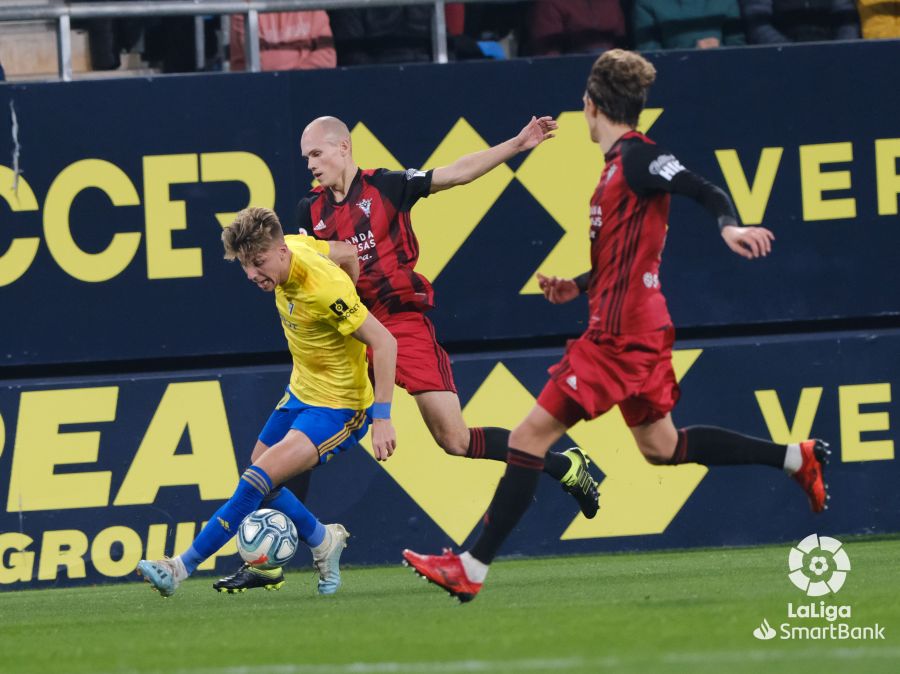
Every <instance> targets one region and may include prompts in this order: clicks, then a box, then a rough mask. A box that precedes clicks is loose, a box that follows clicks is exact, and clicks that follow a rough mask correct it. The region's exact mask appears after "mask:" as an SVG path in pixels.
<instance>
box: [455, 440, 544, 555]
mask: <svg viewBox="0 0 900 674" xmlns="http://www.w3.org/2000/svg"><path fill="white" fill-rule="evenodd" d="M543 467H544V460H543V459H541V458H540V457H537V456H534V455H533V454H527V453H525V452H520V451H519V450H517V449H509V454H508V459H507V463H506V473H504V475H503V478H502V479H501V480H500V484H498V485H497V491H496V492H494V498H493V500H492V501H491V505H490V506H489V507H488V511H487V513H486V514H485V516H484V529H483V530H482V532H481V535H480V536H479V537H478V540H477V541H475V545H473V546H472V549H471V550H469V552H470V553H471V554H472V556H473V557H474V558H475V559H477V560H478V561H480V562H482V563H484V564H490V563H491V562H492V561H494V557H495V556H496V555H497V551H498V550H500V546H501V545H503V542H504V541H505V540H506V538H507V536H509V534H510V533H511V532H512V530H513V529H514V528H515V526H516V524H518V523H519V519H521V517H522V515H523V514H524V513H525V511H526V510H528V506H530V505H531V501H532V499H534V492H535V490H536V489H537V482H538V477H539V476H540V474H541V469H543Z"/></svg>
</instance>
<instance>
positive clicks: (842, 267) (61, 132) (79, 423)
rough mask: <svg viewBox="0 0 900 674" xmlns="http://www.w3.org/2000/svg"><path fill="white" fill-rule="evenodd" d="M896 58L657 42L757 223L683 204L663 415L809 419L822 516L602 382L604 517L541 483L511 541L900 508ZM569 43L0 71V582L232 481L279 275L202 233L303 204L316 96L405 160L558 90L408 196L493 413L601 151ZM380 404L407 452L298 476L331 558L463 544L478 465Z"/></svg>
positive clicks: (446, 305)
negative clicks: (390, 56) (121, 74)
mask: <svg viewBox="0 0 900 674" xmlns="http://www.w3.org/2000/svg"><path fill="white" fill-rule="evenodd" d="M892 56H893V49H892V46H891V45H889V44H884V43H858V44H835V45H824V46H823V45H819V46H803V47H792V48H785V49H778V50H775V49H756V48H747V49H736V50H721V51H715V52H705V51H698V52H678V53H668V54H659V55H652V57H651V58H652V59H653V61H654V63H655V64H656V65H657V67H658V69H659V72H660V75H659V79H658V82H657V84H656V86H655V87H654V89H653V92H652V94H651V98H650V101H649V102H648V111H647V115H646V116H645V118H644V119H643V125H642V126H643V127H648V126H649V131H648V133H649V134H650V135H651V137H653V138H654V139H655V140H657V141H658V142H659V143H660V144H661V145H662V146H663V147H666V148H669V149H670V150H671V151H672V152H673V153H674V154H676V155H677V156H678V157H679V159H680V160H681V161H682V163H683V164H685V165H686V166H688V167H689V168H691V169H692V170H695V171H697V172H699V173H701V174H703V175H705V176H707V177H708V178H709V179H711V180H713V181H714V182H717V183H719V184H722V185H723V186H726V187H727V188H728V189H729V190H730V192H731V193H732V195H733V196H734V198H735V201H736V202H737V204H738V207H739V209H740V211H741V215H742V217H743V218H744V219H745V221H747V222H750V223H755V222H760V221H762V223H763V224H764V225H765V226H767V227H769V228H770V229H772V230H773V231H774V232H775V234H776V237H777V241H776V248H775V252H774V254H773V255H772V256H770V257H769V258H766V259H764V260H758V261H754V262H747V261H744V260H742V259H739V258H738V257H737V256H734V255H733V254H731V253H730V252H729V251H728V250H727V249H726V248H725V247H724V245H723V243H722V242H721V240H720V239H719V237H718V236H717V234H716V228H715V224H714V222H712V220H711V219H710V217H709V216H708V215H706V214H705V213H704V212H703V211H702V210H701V209H699V208H698V207H697V206H695V205H694V204H691V203H688V202H683V201H680V202H679V201H676V202H674V204H673V209H672V216H671V220H670V227H671V228H670V232H669V237H668V242H667V251H666V257H665V262H664V265H663V270H662V283H663V287H664V291H665V293H666V296H667V298H668V300H669V305H670V309H671V311H672V314H673V317H674V319H675V321H676V325H677V327H678V329H679V334H680V336H681V341H680V342H679V344H678V348H679V352H678V353H677V355H676V366H677V367H679V368H681V370H680V373H681V374H683V381H682V386H683V392H684V397H683V400H682V403H681V404H680V405H679V407H678V409H677V410H676V421H677V422H678V423H679V424H690V423H714V424H719V425H723V426H730V427H734V428H738V429H741V430H743V431H745V432H748V433H755V434H758V435H762V436H767V437H768V436H771V437H773V438H775V439H776V440H779V441H788V440H798V439H803V438H805V437H807V436H809V435H816V436H822V437H826V438H828V439H829V440H831V441H832V442H833V445H834V447H835V450H836V452H835V455H834V461H833V464H832V466H831V467H830V469H829V482H830V483H831V486H832V491H833V493H834V494H835V502H834V507H833V508H832V510H830V511H829V512H828V513H827V514H826V515H824V516H822V517H818V518H814V517H813V516H812V515H811V514H809V513H808V511H807V510H808V509H807V506H806V504H805V500H804V499H803V496H802V494H801V492H800V490H799V489H798V488H797V487H796V486H795V485H793V484H792V483H791V482H790V481H789V480H788V479H787V478H785V477H783V476H782V475H779V474H778V473H777V472H776V471H771V470H765V469H761V468H754V469H746V470H728V469H722V470H716V471H712V472H710V473H705V471H704V470H702V469H699V468H697V467H687V468H677V469H675V468H652V467H649V466H647V465H646V464H644V463H643V462H642V460H641V459H640V457H639V455H638V454H637V450H636V448H635V447H634V445H633V441H632V440H631V439H630V435H629V434H628V432H627V429H625V427H624V424H623V422H622V421H621V418H620V417H619V416H618V413H617V412H615V411H614V412H612V413H610V415H607V417H604V418H603V419H601V420H598V421H596V422H594V423H593V424H588V425H584V424H582V425H579V426H578V427H576V428H575V429H573V431H572V433H571V434H570V437H569V438H568V439H567V441H570V442H572V443H579V444H582V445H584V446H586V447H588V449H589V451H590V453H591V456H592V457H593V458H594V460H595V462H596V463H597V465H598V467H599V468H600V469H601V470H602V471H603V473H604V476H605V477H604V482H603V485H602V489H601V491H602V496H601V505H602V510H601V515H600V516H598V518H597V519H596V520H594V521H592V522H590V523H589V522H587V521H586V520H583V519H581V518H577V519H576V518H575V515H576V512H575V511H574V510H573V507H572V506H573V504H572V503H570V502H568V501H567V500H566V498H565V497H564V495H563V494H561V493H560V492H559V490H558V488H557V487H555V486H554V485H552V484H549V483H547V484H543V485H542V487H541V491H540V492H539V496H538V498H539V504H538V505H537V506H536V507H534V508H532V510H531V511H530V512H529V514H528V516H527V519H526V520H525V521H524V522H523V524H522V526H521V528H520V530H519V532H518V533H517V534H516V535H515V536H514V538H513V539H512V541H511V542H510V545H509V552H522V553H526V554H541V553H558V552H570V551H586V550H616V549H642V548H658V547H677V546H689V545H720V544H738V543H753V542H764V541H775V540H788V539H793V538H797V537H799V536H801V535H806V534H808V533H809V532H810V531H813V530H819V529H821V530H825V529H827V530H828V532H829V533H849V532H853V533H866V532H888V531H897V530H898V525H900V521H898V514H897V513H898V512H900V509H898V507H897V506H898V503H897V499H896V495H895V494H894V491H895V490H891V484H892V483H893V482H895V481H896V478H897V464H896V461H895V459H894V440H895V438H896V431H895V430H894V427H895V424H896V418H897V414H896V412H897V410H896V402H894V398H892V394H893V391H892V387H893V385H894V383H895V382H896V381H897V380H898V370H900V358H898V353H900V349H898V344H900V342H898V339H900V333H898V328H900V300H898V298H900V293H898V291H897V282H896V279H895V273H896V272H895V269H894V267H895V259H896V251H897V249H898V243H900V229H898V221H897V196H898V192H900V177H897V174H898V173H900V168H898V166H897V157H898V156H900V131H898V129H897V127H896V119H898V115H900V100H898V95H897V94H896V92H897V91H900V86H898V85H900V81H898V75H897V73H896V69H894V68H892V67H891V59H892ZM590 63H591V59H590V58H586V57H585V58H582V57H572V58H562V59H548V60H537V61H514V62H507V63H477V64H459V65H451V66H432V65H422V66H415V67H404V68H367V69H359V70H338V71H331V72H303V73H279V74H259V75H232V76H207V75H198V76H184V77H167V78H159V79H153V80H135V81H121V82H78V83H72V84H44V85H6V86H4V87H0V120H2V119H8V120H9V129H10V131H11V130H12V116H13V115H14V116H15V119H16V122H17V125H18V137H17V143H14V142H13V135H12V133H0V317H2V323H0V377H2V378H3V380H4V381H3V385H2V388H0V561H2V564H0V587H5V588H14V587H20V586H23V585H27V584H31V585H36V586H39V585H44V584H53V583H57V584H65V583H69V582H79V581H82V580H87V581H90V582H93V581H96V580H98V579H103V578H106V577H118V576H122V575H125V573H128V572H129V571H130V570H132V569H133V567H134V563H136V561H137V559H139V558H140V557H141V556H142V555H144V554H148V555H149V554H151V553H154V552H159V553H161V552H162V551H163V549H165V552H167V553H171V552H173V551H175V552H178V551H180V550H181V548H182V547H184V546H185V545H186V544H187V542H188V541H189V540H190V536H191V532H192V526H193V524H196V523H199V522H201V521H203V519H204V518H205V517H207V516H209V514H211V513H212V512H213V510H214V509H215V508H216V507H217V506H218V505H219V503H220V502H221V499H223V498H225V497H227V495H228V494H230V492H231V490H232V488H233V485H234V481H235V479H236V477H237V471H238V469H239V468H240V467H242V466H243V465H244V463H245V462H246V458H247V454H248V452H249V449H250V447H251V446H252V443H253V441H254V439H255V435H256V433H257V432H258V430H259V428H260V426H261V424H262V423H263V422H264V420H265V418H266V416H267V414H268V412H269V411H270V410H271V408H272V406H273V405H274V403H275V402H277V399H278V398H279V397H280V391H281V390H282V387H283V385H284V383H285V381H286V378H287V374H288V367H289V365H288V359H287V355H286V354H285V353H284V349H283V337H282V335H281V331H280V328H279V326H278V323H277V320H276V319H275V315H274V310H273V307H272V303H271V298H270V297H266V296H263V295H261V294H260V293H259V291H258V290H256V289H255V288H254V287H253V286H252V285H251V284H248V283H247V282H246V281H245V280H244V279H243V277H242V274H241V273H240V270H239V269H237V268H236V267H235V266H234V265H229V264H227V263H225V262H224V261H223V260H222V259H221V244H220V243H219V239H218V234H219V231H220V227H221V223H222V222H225V223H227V222H228V221H229V218H230V215H229V214H231V213H233V212H235V211H237V210H239V209H240V208H243V207H244V206H246V205H248V204H249V203H253V204H254V205H267V206H274V207H275V208H276V209H277V210H278V212H279V213H280V214H281V215H282V219H283V220H284V221H285V222H286V223H289V222H290V221H291V213H292V212H293V205H294V203H295V202H296V200H297V199H298V198H299V196H301V195H302V194H303V193H304V191H305V190H306V189H307V186H308V185H309V181H310V176H309V174H308V173H307V172H306V170H305V166H304V164H303V162H302V158H301V157H300V154H299V149H298V139H299V134H300V131H301V130H302V128H303V126H304V125H305V124H306V123H307V122H308V121H309V120H311V119H312V118H314V117H316V116H318V115H322V114H334V115H337V116H339V117H341V118H343V119H344V120H345V121H346V122H347V123H348V125H349V126H350V127H351V129H352V130H353V135H354V147H355V151H356V156H357V159H358V160H359V161H360V163H361V164H362V165H364V166H374V165H384V166H389V167H396V168H399V167H401V166H402V167H417V168H418V167H426V168H427V167H430V166H434V165H439V164H441V163H446V162H448V161H451V160H452V159H454V158H455V157H456V156H458V155H460V154H462V153H465V152H469V151H472V150H476V149H480V148H482V147H486V146H487V145H490V144H494V143H497V142H500V141H502V140H504V139H506V138H508V137H510V136H512V135H514V134H515V133H516V132H517V131H518V130H519V128H521V126H522V125H523V124H524V123H525V122H526V121H527V120H528V118H529V117H530V116H531V114H552V115H555V116H557V117H558V118H559V120H560V124H561V129H560V133H559V135H558V137H557V138H556V139H554V140H553V141H551V142H550V143H546V144H544V145H542V146H541V147H540V148H538V150H536V151H535V152H533V153H532V154H531V155H529V156H527V157H518V158H516V159H515V160H513V161H510V162H509V164H508V166H505V167H501V168H499V169H498V170H497V171H495V172H494V173H492V174H491V175H489V176H487V177H485V178H484V179H483V180H481V181H479V182H477V183H475V184H473V185H471V186H467V187H465V188H459V189H457V190H452V191H450V192H447V193H442V194H440V195H435V196H433V197H431V198H429V199H427V200H424V201H423V202H421V203H420V205H418V206H417V207H416V210H415V211H414V212H413V220H414V222H415V223H416V228H417V232H418V234H419V236H420V243H421V244H422V259H421V263H420V269H421V270H422V271H424V272H425V273H426V274H427V275H429V276H430V277H432V278H433V279H434V281H435V286H436V289H437V297H438V306H437V308H436V309H435V310H434V311H433V312H432V318H433V320H434V321H435V323H436V325H437V328H438V334H439V335H440V336H441V338H442V339H443V341H444V342H445V344H446V345H447V346H448V347H449V349H450V351H451V352H452V353H453V354H454V356H455V358H454V360H455V364H454V369H455V373H456V377H457V380H458V384H459V386H460V394H461V399H462V401H463V404H464V406H465V408H466V409H465V414H466V418H467V420H468V421H469V422H470V423H485V424H490V425H506V426H511V425H514V424H515V423H516V422H517V421H518V420H519V419H520V418H521V417H522V416H523V415H524V413H525V412H526V411H527V409H528V408H529V407H530V405H531V404H532V403H533V400H534V397H535V396H536V395H537V393H538V391H539V390H540V388H541V385H542V384H543V381H544V377H545V375H544V372H545V369H546V367H547V366H549V365H550V364H552V363H553V362H554V361H555V359H557V358H558V356H559V354H560V353H561V348H562V345H563V343H564V340H565V339H566V338H567V337H571V336H574V335H577V334H578V333H579V332H580V331H581V330H582V329H583V326H584V318H585V315H586V310H585V309H586V307H585V306H584V304H583V303H582V302H575V303H573V304H572V305H570V306H565V307H556V306H551V305H549V304H548V303H546V302H545V301H544V300H543V298H542V297H541V296H539V295H537V294H535V293H534V291H533V286H532V285H530V284H531V283H532V279H533V276H534V273H535V272H536V271H538V270H542V271H545V272H550V273H567V274H570V275H574V274H577V273H579V272H581V271H583V270H584V269H586V268H587V264H588V262H587V236H586V235H587V225H588V220H587V200H588V197H589V195H590V191H591V190H592V188H593V186H594V184H595V182H596V179H597V177H598V176H599V173H600V169H601V167H602V155H600V153H599V151H598V150H597V148H596V146H593V145H591V144H590V142H589V140H588V138H587V137H586V132H585V127H584V122H583V119H582V117H581V112H580V96H581V92H582V91H583V87H584V81H585V77H586V74H587V71H588V69H589V67H590ZM7 115H8V117H7ZM0 126H3V125H0ZM14 156H17V157H18V168H19V169H20V171H21V173H20V174H19V175H18V179H17V182H16V174H15V172H14V169H15V168H16V166H15V162H14V161H13V157H14ZM14 184H16V187H15V189H14V187H13V186H14ZM67 218H68V220H67ZM396 408H397V411H396V417H397V424H398V429H399V435H400V443H401V451H400V453H399V454H398V455H397V456H396V457H395V458H394V459H392V461H391V462H389V463H388V464H387V465H386V466H385V468H384V469H383V468H382V467H380V466H379V465H378V464H376V463H375V462H374V461H373V460H372V459H371V458H370V457H369V456H367V455H366V453H365V452H363V451H359V452H357V453H351V454H348V455H346V456H343V457H341V460H340V461H336V462H333V463H332V464H330V465H329V466H327V467H325V468H324V469H322V470H321V471H317V475H316V476H315V478H314V484H313V488H312V492H311V498H310V504H311V506H313V507H314V508H315V509H316V510H317V511H318V512H319V513H320V514H321V516H322V517H323V518H324V519H326V520H329V521H330V520H340V521H343V522H345V523H346V524H347V525H348V527H349V528H350V529H351V531H352V532H353V533H354V534H355V535H356V536H357V539H356V541H355V543H354V545H353V546H351V548H349V549H348V552H347V559H348V561H352V562H356V563H375V562H387V561H394V560H395V558H397V555H398V552H399V550H400V549H401V548H402V547H405V546H407V545H410V546H414V545H418V546H420V547H437V546H439V545H441V544H450V543H455V544H462V543H463V542H464V541H465V540H466V539H467V538H468V537H469V536H470V535H471V534H472V532H473V530H474V528H475V527H476V525H477V522H478V518H479V517H480V515H481V514H482V513H483V511H484V508H485V507H486V505H487V500H488V498H489V496H490V493H491V492H492V488H493V485H494V484H495V482H496V479H497V477H498V475H499V470H500V466H498V465H482V464H473V463H472V462H465V461H459V460H456V461H454V460H452V459H449V458H446V457H444V456H443V455H442V453H441V452H440V451H439V450H438V449H437V448H436V447H434V446H433V441H431V440H430V438H429V437H428V436H427V433H426V432H425V431H424V428H423V426H422V424H421V421H420V420H418V418H417V415H416V413H415V411H414V409H413V406H412V404H411V403H410V402H409V399H408V398H407V397H406V396H405V394H402V393H398V396H397V403H396ZM129 475H130V477H129ZM142 485H143V486H142ZM198 485H199V486H198ZM4 504H5V505H4ZM179 523H180V525H181V526H180V533H179V534H178V535H176V531H177V530H178V526H176V525H179ZM192 523H193V524H192ZM176 538H177V539H178V540H177V541H176ZM59 564H63V566H62V567H60V568H59V570H58V569H57V567H58V565H59ZM230 564H233V561H232V560H224V561H220V566H219V569H220V570H221V569H224V568H227V567H228V566H229V565H230ZM82 567H83V568H82Z"/></svg>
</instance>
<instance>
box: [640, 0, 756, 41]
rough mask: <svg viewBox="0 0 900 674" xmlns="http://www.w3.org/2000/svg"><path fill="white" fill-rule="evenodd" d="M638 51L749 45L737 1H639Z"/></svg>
mask: <svg viewBox="0 0 900 674" xmlns="http://www.w3.org/2000/svg"><path fill="white" fill-rule="evenodd" d="M632 16H633V19H634V23H633V26H634V43H635V49H637V50H638V51H652V50H654V49H693V48H697V49H709V48H711V47H721V46H722V45H726V46H731V45H741V44H746V43H747V40H746V38H745V36H744V24H743V22H742V21H741V9H740V6H739V5H738V0H636V1H635V3H634V12H633V14H632Z"/></svg>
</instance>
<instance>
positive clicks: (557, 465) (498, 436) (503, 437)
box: [291, 426, 572, 500]
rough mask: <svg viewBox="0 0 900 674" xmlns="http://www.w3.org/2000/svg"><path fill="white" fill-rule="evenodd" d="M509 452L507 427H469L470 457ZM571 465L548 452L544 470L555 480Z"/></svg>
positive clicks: (501, 458)
mask: <svg viewBox="0 0 900 674" xmlns="http://www.w3.org/2000/svg"><path fill="white" fill-rule="evenodd" d="M508 452H509V431H508V430H506V429H505V428H493V427H489V426H485V427H480V426H476V427H474V428H470V429H469V448H468V449H467V450H466V456H467V457H468V458H470V459H491V460H492V461H503V462H504V463H506V454H507V453H508ZM571 467H572V462H571V461H570V460H569V459H567V458H566V457H564V456H562V455H561V454H557V453H555V452H547V456H546V459H545V462H544V472H545V473H547V474H548V475H550V476H551V477H552V478H553V479H554V480H561V479H562V478H563V475H565V474H566V473H567V472H569V468H571ZM291 491H293V490H291ZM294 493H296V492H294ZM301 500H302V499H301Z"/></svg>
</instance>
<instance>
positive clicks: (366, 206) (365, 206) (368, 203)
mask: <svg viewBox="0 0 900 674" xmlns="http://www.w3.org/2000/svg"><path fill="white" fill-rule="evenodd" d="M356 205H357V206H359V207H360V208H361V209H362V212H363V213H365V214H366V217H367V218H368V217H369V215H370V214H371V213H372V200H371V199H360V200H359V201H358V202H357V203H356Z"/></svg>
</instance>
